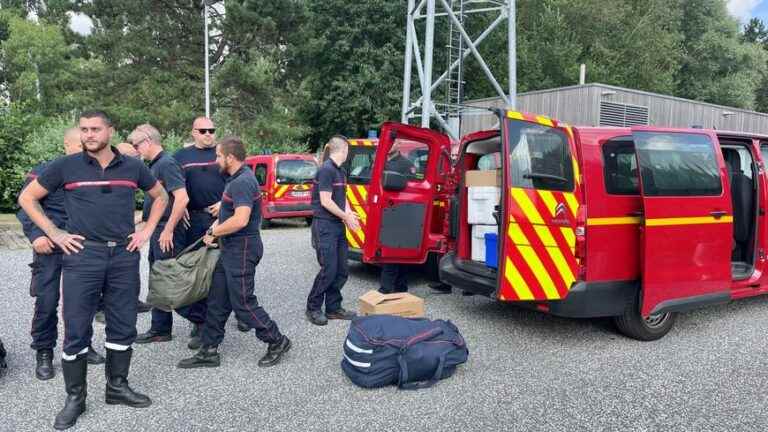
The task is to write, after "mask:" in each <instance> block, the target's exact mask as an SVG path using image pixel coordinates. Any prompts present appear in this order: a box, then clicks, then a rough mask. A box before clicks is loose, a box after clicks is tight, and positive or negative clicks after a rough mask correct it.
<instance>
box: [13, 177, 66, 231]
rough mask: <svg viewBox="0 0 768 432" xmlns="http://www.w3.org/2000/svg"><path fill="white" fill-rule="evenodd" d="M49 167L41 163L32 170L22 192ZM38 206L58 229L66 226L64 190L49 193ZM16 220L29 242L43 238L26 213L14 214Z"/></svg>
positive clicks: (22, 211)
mask: <svg viewBox="0 0 768 432" xmlns="http://www.w3.org/2000/svg"><path fill="white" fill-rule="evenodd" d="M48 165H50V162H43V163H41V164H40V165H38V166H36V167H34V168H32V170H31V171H30V172H29V174H27V178H26V179H25V180H24V187H23V188H22V190H24V188H25V187H27V185H28V184H30V183H32V180H34V179H36V178H38V177H39V176H40V174H41V173H42V172H43V171H45V168H46V167H48ZM40 205H41V206H42V207H43V211H44V212H45V215H46V216H48V219H50V220H51V222H53V223H54V225H56V226H57V227H59V228H62V229H63V228H64V227H65V226H66V224H67V210H66V209H65V208H64V189H62V188H60V189H57V190H56V191H54V192H53V193H49V194H48V195H46V196H45V198H43V199H42V200H41V201H40ZM16 218H17V219H18V220H19V222H21V227H22V229H23V230H24V235H25V236H27V238H28V239H29V241H30V242H34V241H35V240H36V239H37V238H38V237H43V236H45V233H44V232H43V230H41V229H40V228H38V226H37V225H35V223H34V222H32V219H30V218H29V215H27V212H25V211H24V210H23V209H22V210H19V212H18V213H16Z"/></svg>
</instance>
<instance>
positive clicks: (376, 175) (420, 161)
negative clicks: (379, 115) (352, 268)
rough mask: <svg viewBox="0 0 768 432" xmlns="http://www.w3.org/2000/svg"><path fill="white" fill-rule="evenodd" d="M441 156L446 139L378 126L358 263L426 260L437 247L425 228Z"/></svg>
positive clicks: (426, 131) (447, 145)
mask: <svg viewBox="0 0 768 432" xmlns="http://www.w3.org/2000/svg"><path fill="white" fill-rule="evenodd" d="M393 147H394V148H393ZM445 151H450V139H449V138H448V136H446V135H443V134H441V133H439V132H436V131H433V130H430V129H424V128H419V127H415V126H408V125H405V124H400V123H384V125H382V127H381V133H380V138H379V145H378V146H377V148H376V158H375V161H374V164H373V170H372V171H371V182H370V186H369V190H368V220H367V223H366V224H365V228H364V230H365V231H364V233H365V239H366V240H365V244H364V245H363V261H365V262H369V263H403V264H421V263H423V262H424V261H426V259H427V253H428V252H429V251H430V250H431V249H432V248H433V247H434V246H435V244H436V243H437V242H436V241H435V239H433V238H431V237H430V232H429V229H428V227H429V223H430V221H431V220H432V212H433V207H434V206H433V200H434V199H435V194H436V192H437V190H436V189H437V184H438V183H439V182H437V181H436V176H437V175H438V165H439V162H438V161H440V159H441V158H440V156H441V153H443V152H445ZM395 167H397V168H398V169H397V170H394V168H395Z"/></svg>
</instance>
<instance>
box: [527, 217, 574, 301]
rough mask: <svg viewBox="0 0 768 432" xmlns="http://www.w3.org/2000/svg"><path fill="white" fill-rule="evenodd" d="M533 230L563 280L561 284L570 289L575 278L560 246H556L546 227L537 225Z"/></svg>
mask: <svg viewBox="0 0 768 432" xmlns="http://www.w3.org/2000/svg"><path fill="white" fill-rule="evenodd" d="M534 228H535V229H536V234H537V235H538V236H539V239H540V240H541V242H542V243H544V246H545V248H546V250H547V253H548V254H549V257H550V258H552V262H554V263H555V267H557V271H558V272H559V273H560V277H561V278H562V279H563V282H565V286H566V287H568V288H570V287H571V284H572V283H573V281H575V280H576V278H575V277H574V276H573V272H572V271H571V267H570V266H569V265H568V263H567V262H566V261H565V257H564V256H563V253H562V251H560V246H558V244H557V241H555V238H554V237H552V233H551V232H549V228H548V227H546V226H544V225H538V226H535V227H534Z"/></svg>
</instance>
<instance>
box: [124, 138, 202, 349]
mask: <svg viewBox="0 0 768 432" xmlns="http://www.w3.org/2000/svg"><path fill="white" fill-rule="evenodd" d="M128 141H130V142H131V143H133V147H134V148H135V149H136V151H137V152H138V154H139V155H140V156H141V157H142V158H143V159H144V160H147V161H149V169H150V171H151V172H152V175H154V176H155V178H157V180H158V181H159V182H160V184H162V185H163V187H164V188H165V190H166V192H167V193H168V196H169V199H170V202H169V203H168V206H167V207H166V208H165V213H163V217H162V218H160V222H159V223H158V225H157V228H155V231H154V232H153V233H152V238H150V239H149V256H148V258H149V266H150V267H152V264H154V262H155V261H156V260H164V259H169V258H174V257H175V256H176V255H177V254H178V253H179V252H181V251H182V250H183V249H184V246H185V244H186V237H185V236H186V229H184V224H183V223H180V221H181V219H182V218H183V216H184V210H185V209H186V207H187V203H188V202H189V196H188V195H187V189H186V188H185V181H184V173H183V172H182V170H181V165H179V162H178V161H176V159H174V158H173V157H171V156H170V155H168V154H167V153H165V152H164V151H163V145H162V139H161V137H160V132H159V131H158V130H157V129H156V128H155V127H154V126H152V125H150V124H143V125H141V126H139V127H137V128H136V129H135V130H134V131H133V132H131V134H130V135H129V136H128ZM152 203H153V200H152V198H151V197H149V198H147V199H146V200H144V208H143V212H142V220H143V221H145V222H146V221H147V220H148V218H149V212H150V209H151V208H152ZM167 313H168V312H166V311H162V310H160V309H157V308H155V309H153V310H152V324H151V326H150V329H149V331H148V332H147V333H144V334H141V335H139V336H138V337H137V338H136V343H148V342H162V341H169V340H171V328H169V327H168V328H164V327H162V326H163V325H164V324H165V323H167V324H170V322H169V320H166V319H165V318H166V317H165V315H166V314H167ZM176 313H178V314H179V315H181V316H183V317H184V318H186V319H188V320H189V321H190V322H192V324H193V326H194V335H193V337H192V339H191V340H190V341H189V344H188V346H189V348H190V349H198V348H200V338H199V337H197V336H196V335H197V333H198V332H199V329H198V327H199V326H200V324H202V323H203V322H204V321H205V300H203V301H202V305H195V304H193V305H189V306H184V307H181V308H178V309H176Z"/></svg>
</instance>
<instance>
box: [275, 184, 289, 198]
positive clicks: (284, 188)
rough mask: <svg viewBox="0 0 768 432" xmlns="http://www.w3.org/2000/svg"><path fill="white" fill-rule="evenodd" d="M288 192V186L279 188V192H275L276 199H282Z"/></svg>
mask: <svg viewBox="0 0 768 432" xmlns="http://www.w3.org/2000/svg"><path fill="white" fill-rule="evenodd" d="M287 190H288V186H287V185H286V186H280V187H279V188H277V192H275V198H280V197H282V196H283V195H285V192H286V191H287Z"/></svg>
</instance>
